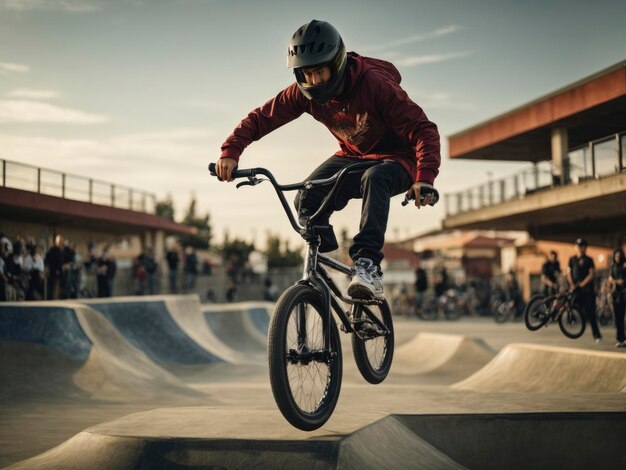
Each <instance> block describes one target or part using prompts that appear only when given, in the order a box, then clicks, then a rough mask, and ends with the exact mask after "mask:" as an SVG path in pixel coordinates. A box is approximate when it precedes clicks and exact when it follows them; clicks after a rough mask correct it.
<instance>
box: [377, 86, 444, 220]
mask: <svg viewBox="0 0 626 470" xmlns="http://www.w3.org/2000/svg"><path fill="white" fill-rule="evenodd" d="M376 88H377V90H376V93H375V96H376V101H377V106H378V109H380V111H381V114H382V117H383V119H384V120H385V122H387V124H389V125H390V126H391V128H392V129H393V130H394V131H395V133H396V134H398V135H399V136H402V137H405V138H407V139H408V140H409V141H410V142H411V144H412V145H413V147H414V148H415V159H416V165H417V177H416V179H415V182H414V184H413V186H412V187H411V191H413V192H414V194H415V205H416V206H417V207H418V208H419V207H420V198H419V194H420V188H421V187H422V186H426V187H431V188H432V187H433V184H434V181H435V178H436V176H437V174H438V173H439V166H440V164H441V144H440V138H439V131H438V129H437V125H436V124H435V123H434V122H432V121H430V120H429V119H428V117H427V116H426V113H424V110H423V109H422V108H420V107H419V106H418V105H417V104H416V103H415V102H414V101H413V100H411V98H409V96H408V95H407V93H406V92H405V91H404V90H403V89H402V88H401V87H400V85H399V84H397V83H395V82H390V81H387V80H385V81H378V82H377V86H376ZM428 202H429V201H426V204H428Z"/></svg>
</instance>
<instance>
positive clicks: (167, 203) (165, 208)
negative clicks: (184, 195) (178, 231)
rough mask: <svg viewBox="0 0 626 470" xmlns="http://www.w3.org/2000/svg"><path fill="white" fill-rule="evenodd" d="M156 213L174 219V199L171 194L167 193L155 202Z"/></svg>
mask: <svg viewBox="0 0 626 470" xmlns="http://www.w3.org/2000/svg"><path fill="white" fill-rule="evenodd" d="M156 215H158V216H159V217H164V218H166V219H169V220H171V221H174V201H172V195H171V194H168V195H167V198H165V200H164V201H159V202H157V205H156Z"/></svg>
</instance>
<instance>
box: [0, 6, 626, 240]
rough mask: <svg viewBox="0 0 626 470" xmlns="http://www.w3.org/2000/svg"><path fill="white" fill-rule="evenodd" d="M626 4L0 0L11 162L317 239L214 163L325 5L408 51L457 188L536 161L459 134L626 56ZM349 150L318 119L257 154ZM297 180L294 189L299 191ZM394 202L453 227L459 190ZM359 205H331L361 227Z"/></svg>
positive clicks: (393, 216) (245, 230) (266, 194)
mask: <svg viewBox="0 0 626 470" xmlns="http://www.w3.org/2000/svg"><path fill="white" fill-rule="evenodd" d="M625 17H626V7H625V6H624V3H623V1H613V0H605V1H596V2H572V1H563V0H558V1H549V0H543V1H534V0H526V1H523V2H522V1H514V0H499V1H472V0H458V1H457V0H454V1H453V0H422V1H411V0H399V1H393V0H390V1H389V2H381V1H379V0H358V1H357V0H351V1H342V0H331V1H327V0H317V1H315V2H300V1H296V0H291V1H282V0H265V1H241V0H228V1H227V0H169V1H166V0H150V1H148V0H111V1H104V0H0V158H3V159H6V160H12V161H18V162H23V163H28V164H32V165H36V166H41V167H44V168H53V169H57V170H60V171H64V172H69V173H74V174H79V175H84V176H86V177H92V178H98V179H100V180H104V181H109V182H111V183H115V184H118V185H125V186H130V187H132V188H135V189H137V190H145V191H148V192H152V193H155V194H156V195H157V198H158V199H159V200H164V199H165V198H166V197H167V196H168V195H171V197H172V199H173V201H174V207H175V209H176V218H177V219H178V220H180V218H181V217H182V216H183V214H184V212H185V210H186V209H187V207H188V206H189V203H190V201H191V199H192V198H193V197H195V198H196V200H197V208H198V211H199V212H200V213H201V214H204V213H208V214H209V215H210V218H211V224H212V226H213V230H214V233H215V239H214V242H217V243H219V242H220V241H221V240H222V238H223V236H224V233H225V231H228V233H229V235H230V236H231V237H234V236H237V237H239V238H242V239H245V240H247V241H255V242H256V244H257V247H259V248H263V245H264V240H265V237H266V235H267V233H268V232H271V233H274V234H279V235H280V236H281V237H283V238H287V239H289V240H290V242H291V246H292V247H293V246H297V245H299V244H301V240H300V239H299V236H298V235H297V234H296V233H295V232H293V230H292V229H291V227H290V226H289V224H288V221H287V219H286V217H285V215H284V213H283V211H282V208H281V206H280V204H279V202H278V200H277V199H276V196H275V194H274V192H273V188H272V187H271V185H269V183H265V184H262V185H260V186H257V187H254V188H251V187H244V188H241V189H235V186H234V184H228V183H218V182H217V180H215V179H214V178H212V177H210V176H209V174H208V172H207V170H206V168H207V165H208V163H210V162H214V161H215V160H216V159H217V158H218V157H219V154H220V146H221V144H222V142H223V141H224V140H225V139H226V137H227V136H228V135H229V134H230V133H231V132H232V130H233V129H234V127H235V126H236V125H237V124H238V123H239V121H240V120H241V119H242V118H243V117H245V116H246V115H247V113H248V112H249V111H251V110H252V109H254V108H256V107H258V106H260V105H262V104H263V103H264V102H266V101H267V100H268V99H270V98H271V97H273V96H275V95H276V94H277V93H278V92H279V91H280V90H282V89H283V88H285V87H287V86H289V85H290V84H291V83H292V82H293V74H292V72H291V71H290V70H289V69H287V68H286V49H287V43H288V41H289V38H290V37H291V35H292V34H293V32H294V31H295V30H296V29H297V28H298V27H299V26H301V25H302V24H304V23H307V22H308V21H310V20H311V19H318V20H325V21H328V22H330V23H331V24H333V25H334V26H335V27H336V28H337V29H338V30H339V32H340V33H341V35H342V37H343V39H344V43H345V44H346V47H347V49H348V50H349V51H355V52H358V53H359V54H361V55H366V56H372V57H378V58H381V59H386V60H390V61H391V62H393V63H394V64H395V65H396V66H397V68H398V69H399V71H400V73H401V74H402V77H403V78H402V86H403V87H404V89H405V90H406V91H407V92H408V94H409V96H410V97H411V98H412V99H413V100H414V101H415V102H417V103H418V104H419V105H420V106H421V107H422V108H423V109H424V111H425V112H426V114H427V116H428V117H429V119H430V120H431V121H433V122H435V123H436V124H437V125H438V127H439V132H440V134H441V140H442V165H441V168H440V175H439V176H438V178H437V180H436V182H435V185H436V187H437V188H438V189H439V191H440V192H441V193H442V194H446V193H452V192H455V191H458V190H461V189H464V188H468V187H471V186H474V185H478V184H480V183H483V182H485V181H486V180H487V179H488V178H489V177H498V176H506V175H509V174H513V173H515V172H517V171H519V170H520V169H523V168H525V167H528V166H529V164H524V163H521V164H520V163H515V164H513V163H506V162H480V161H467V160H454V161H450V159H449V158H448V152H447V147H448V146H447V136H449V135H451V134H454V133H455V132H458V131H461V130H463V129H466V128H468V127H471V126H473V125H475V124H478V123H480V122H482V121H484V120H486V119H489V118H491V117H494V116H497V115H499V114H502V113H504V112H506V111H508V110H510V109H512V108H515V107H517V106H520V105H522V104H525V103H527V102H529V101H531V100H534V99H535V98H538V97H540V96H542V95H545V94H547V93H550V92H552V91H554V90H556V89H559V88H561V87H563V86H565V85H568V84H570V83H572V82H575V81H577V80H579V79H581V78H584V77H586V76H589V75H591V74H593V73H595V72H597V71H599V70H602V69H604V68H606V67H609V66H611V65H613V64H615V63H617V62H619V61H621V60H624V59H625V58H626V27H624V18H625ZM337 149H338V145H337V142H336V140H335V139H334V137H333V136H332V135H331V134H330V133H329V131H328V130H327V129H326V128H325V127H323V126H322V125H321V124H319V123H317V122H316V121H314V120H313V119H312V118H311V117H310V116H308V115H303V116H302V117H301V118H299V119H298V120H296V121H294V122H292V123H289V124H288V125H286V126H284V127H282V128H280V129H279V130H277V131H275V132H273V133H272V134H270V135H268V136H266V137H265V138H263V139H262V140H260V141H258V142H255V143H253V144H252V145H251V146H250V147H248V149H246V151H245V152H244V154H243V156H242V158H241V161H240V168H247V167H259V166H261V167H265V168H268V169H269V170H270V171H271V172H272V173H273V174H274V175H275V176H276V178H277V179H278V181H279V182H281V183H292V182H297V181H302V180H303V179H305V178H306V176H308V174H309V173H310V172H311V171H312V170H313V169H314V168H316V167H317V166H318V165H319V164H320V163H321V162H322V161H324V160H325V159H326V158H328V157H329V156H330V155H332V154H333V153H334V152H335V151H336V150H337ZM291 199H292V194H289V200H291ZM400 201H401V197H397V198H395V199H393V200H392V203H391V212H390V218H389V223H388V230H387V240H390V241H394V240H399V239H404V238H407V237H409V236H414V235H417V234H420V233H424V232H426V231H429V230H432V229H436V228H438V227H440V225H441V220H442V218H443V216H444V211H443V204H439V205H438V206H436V207H434V208H426V209H421V210H419V211H418V210H416V209H415V207H414V206H407V207H402V206H401V205H400ZM359 214H360V201H353V202H351V203H350V204H349V206H348V207H347V208H346V209H345V210H344V211H342V212H340V213H337V214H335V215H334V216H333V218H332V219H331V223H332V224H333V225H334V226H335V229H336V231H337V232H338V231H340V230H341V229H343V228H346V229H347V230H348V233H350V234H351V235H353V234H355V233H356V230H357V228H358V221H359Z"/></svg>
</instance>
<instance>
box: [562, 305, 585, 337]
mask: <svg viewBox="0 0 626 470" xmlns="http://www.w3.org/2000/svg"><path fill="white" fill-rule="evenodd" d="M585 327H586V324H585V317H584V316H583V314H582V313H581V311H580V310H579V309H578V308H577V307H576V306H574V307H572V308H569V309H566V310H565V311H564V312H563V313H562V314H561V316H560V318H559V328H561V331H562V332H563V334H564V335H565V336H567V337H568V338H570V339H576V338H580V337H581V336H582V335H583V333H584V332H585Z"/></svg>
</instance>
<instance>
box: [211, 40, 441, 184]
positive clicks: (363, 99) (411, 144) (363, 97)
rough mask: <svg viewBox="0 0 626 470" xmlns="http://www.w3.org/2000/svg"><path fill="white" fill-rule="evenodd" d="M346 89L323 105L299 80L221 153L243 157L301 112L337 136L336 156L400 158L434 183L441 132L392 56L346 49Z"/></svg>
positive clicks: (250, 119)
mask: <svg viewBox="0 0 626 470" xmlns="http://www.w3.org/2000/svg"><path fill="white" fill-rule="evenodd" d="M348 66H349V68H348V73H347V82H346V83H347V87H346V91H345V92H344V93H343V95H342V96H341V97H334V98H332V99H331V100H330V101H329V102H327V103H326V104H324V105H318V104H316V103H315V102H313V101H311V100H309V99H307V98H306V97H305V96H304V95H303V94H302V93H301V92H300V90H299V89H298V86H297V84H296V83H294V84H292V85H291V86H289V87H287V88H286V89H284V90H283V91H281V92H280V93H279V94H278V95H277V96H276V97H274V98H272V99H271V100H269V101H268V102H267V103H265V104H264V105H263V106H261V107H260V108H257V109H255V110H254V111H252V112H250V114H248V116H247V117H246V118H245V119H243V120H242V121H241V122H240V123H239V125H238V126H237V127H236V128H235V130H234V131H233V133H232V134H231V135H230V136H229V137H228V139H226V142H224V143H223V144H222V156H221V158H226V157H228V158H234V159H235V160H239V156H240V155H241V153H242V152H243V150H244V149H245V148H246V147H247V146H248V145H250V144H251V143H252V142H253V141H255V140H259V139H260V138H261V137H263V136H264V135H267V134H269V133H270V132H272V131H273V130H275V129H278V128H279V127H281V126H282V125H284V124H287V123H288V122H290V121H293V120H294V119H296V118H297V117H299V116H300V115H301V114H302V113H309V114H310V115H311V116H313V118H314V119H316V120H317V121H319V122H321V123H322V124H324V125H325V126H326V127H327V128H328V130H330V132H331V133H332V134H333V135H334V136H335V137H336V138H337V140H338V141H339V146H340V147H341V150H339V151H338V152H336V153H335V155H338V156H348V157H359V158H364V159H375V160H381V159H391V160H396V161H398V162H399V163H401V164H402V166H403V167H404V168H405V169H406V170H407V171H408V172H409V174H410V175H411V178H413V180H414V181H424V182H427V183H431V184H432V183H433V181H434V179H435V177H436V176H437V173H438V172H439V164H440V162H441V157H440V154H439V132H438V131H437V126H436V125H435V124H434V123H432V122H430V121H429V120H428V118H427V117H426V114H424V111H423V110H422V108H420V107H419V106H418V105H417V104H415V103H414V102H413V101H411V99H410V98H409V97H408V95H407V94H406V92H405V91H404V90H403V89H402V88H401V87H400V80H401V77H400V73H399V72H398V69H396V68H395V66H394V65H393V64H391V63H389V62H386V61H384V60H380V59H372V58H369V57H361V56H360V55H358V54H356V53H354V52H350V53H348Z"/></svg>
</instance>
